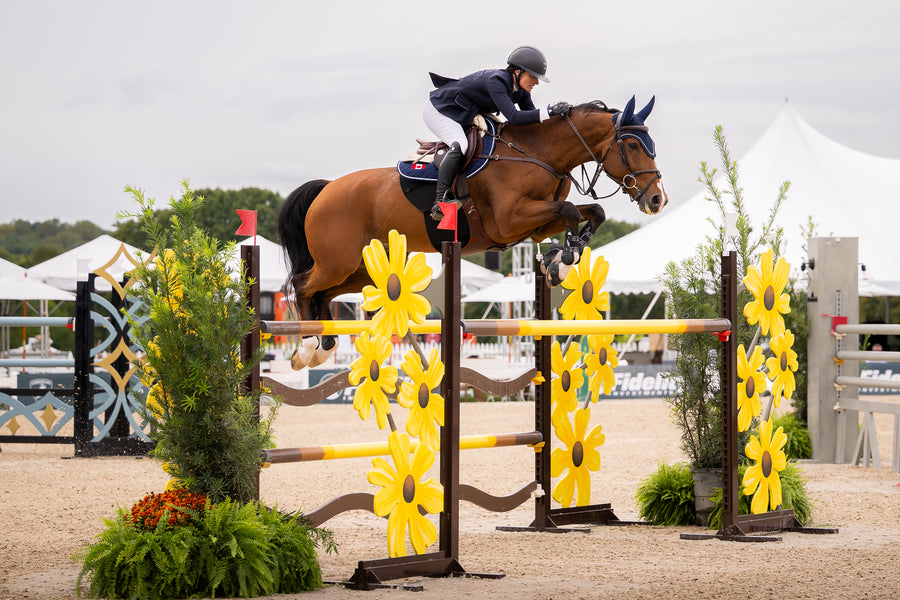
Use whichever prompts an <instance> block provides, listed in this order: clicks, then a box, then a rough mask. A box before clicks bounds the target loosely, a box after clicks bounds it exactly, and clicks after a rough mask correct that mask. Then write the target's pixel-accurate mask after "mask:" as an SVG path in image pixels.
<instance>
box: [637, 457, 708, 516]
mask: <svg viewBox="0 0 900 600" xmlns="http://www.w3.org/2000/svg"><path fill="white" fill-rule="evenodd" d="M634 497H635V500H637V503H638V507H639V508H640V514H641V518H642V519H647V520H648V521H650V522H652V523H653V524H654V525H693V524H694V523H695V522H696V519H697V515H696V512H695V510H694V478H693V476H692V475H691V468H690V466H689V465H688V464H687V463H676V464H674V465H669V464H667V463H666V462H665V461H661V462H660V463H659V468H658V469H657V470H656V472H655V473H653V474H651V475H650V476H649V477H648V478H647V479H645V480H644V482H643V483H641V485H640V487H638V489H637V492H636V493H635V495H634Z"/></svg>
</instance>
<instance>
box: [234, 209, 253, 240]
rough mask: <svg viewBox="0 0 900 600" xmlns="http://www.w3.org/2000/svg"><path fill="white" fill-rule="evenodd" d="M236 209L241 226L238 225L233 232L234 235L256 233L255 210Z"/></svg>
mask: <svg viewBox="0 0 900 600" xmlns="http://www.w3.org/2000/svg"><path fill="white" fill-rule="evenodd" d="M235 210H236V211H237V214H238V216H239V217H240V218H241V226H240V227H238V229H237V231H235V232H234V235H247V236H250V235H253V236H255V235H256V211H255V210H242V209H240V208H236V209H235Z"/></svg>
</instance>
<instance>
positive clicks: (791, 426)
mask: <svg viewBox="0 0 900 600" xmlns="http://www.w3.org/2000/svg"><path fill="white" fill-rule="evenodd" d="M779 427H783V428H784V433H785V434H786V435H787V444H786V445H785V446H784V448H783V450H784V454H785V456H787V459H788V460H800V459H804V458H810V457H811V456H812V442H810V439H809V430H808V429H807V428H806V427H804V426H803V423H801V422H800V420H799V419H798V418H797V416H796V415H795V414H794V413H785V414H783V415H778V416H776V417H774V418H773V419H772V429H773V430H777V429H778V428H779ZM750 434H751V435H755V436H756V438H757V439H759V427H757V428H755V429H753V430H752V431H750Z"/></svg>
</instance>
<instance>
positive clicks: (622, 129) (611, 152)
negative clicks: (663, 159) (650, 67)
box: [572, 96, 669, 215]
mask: <svg viewBox="0 0 900 600" xmlns="http://www.w3.org/2000/svg"><path fill="white" fill-rule="evenodd" d="M655 99H656V97H655V96H654V97H653V98H651V99H650V102H648V103H647V106H645V107H644V108H642V109H641V110H639V111H637V112H635V110H634V96H632V97H631V100H629V101H628V104H626V106H625V110H622V111H610V110H609V109H606V106H605V105H604V104H603V103H602V102H591V103H588V104H586V105H581V106H579V107H577V108H583V109H586V110H584V111H578V112H579V113H580V114H583V115H584V116H585V117H587V118H586V119H585V120H584V121H582V122H581V124H580V125H579V126H584V127H585V138H583V139H582V143H584V144H585V146H588V149H589V151H590V154H591V157H592V159H593V160H594V161H596V162H597V164H598V174H599V171H600V170H604V171H605V172H606V174H607V176H609V178H610V179H612V180H613V181H615V182H616V183H617V184H618V185H619V187H620V188H621V189H622V191H623V192H625V193H626V194H628V195H629V196H631V199H632V200H634V201H635V202H637V203H638V207H639V208H640V210H641V212H644V213H647V214H648V215H655V214H656V213H658V212H659V211H661V210H662V208H663V207H664V206H665V205H666V203H668V201H669V198H668V196H667V195H666V192H665V190H664V189H663V186H662V181H661V180H660V177H661V174H660V172H659V169H657V168H656V162H655V161H654V159H655V158H656V145H655V144H654V143H653V139H652V138H651V137H650V133H649V131H648V129H647V126H646V125H645V124H644V122H645V121H646V119H647V117H648V116H649V115H650V111H652V110H653V103H654V101H655ZM600 111H602V112H600ZM598 113H599V114H598ZM572 116H573V117H574V118H576V119H577V117H576V111H573V112H572ZM598 120H602V123H603V124H602V126H599V123H598ZM591 123H597V124H598V127H591V126H590V124H591ZM575 126H576V125H574V124H573V127H575ZM592 133H593V135H592ZM595 181H596V175H595V177H594V180H593V181H592V183H591V189H590V190H587V191H591V192H592V189H593V183H594V182H595ZM594 197H595V198H596V196H594Z"/></svg>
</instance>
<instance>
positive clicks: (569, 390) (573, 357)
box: [550, 341, 584, 425]
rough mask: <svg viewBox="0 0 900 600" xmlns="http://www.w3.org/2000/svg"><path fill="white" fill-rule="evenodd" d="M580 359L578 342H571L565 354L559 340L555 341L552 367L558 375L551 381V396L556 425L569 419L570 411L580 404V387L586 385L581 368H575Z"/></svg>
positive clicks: (552, 349)
mask: <svg viewBox="0 0 900 600" xmlns="http://www.w3.org/2000/svg"><path fill="white" fill-rule="evenodd" d="M580 359H581V350H580V349H579V348H578V345H577V344H569V348H568V349H567V350H566V355H565V356H563V353H562V349H561V347H560V345H559V342H558V341H555V342H553V347H552V348H551V349H550V367H551V369H552V370H553V374H554V375H556V377H555V378H554V379H553V381H552V382H551V383H550V398H551V399H552V403H553V412H551V413H550V420H551V421H552V423H553V424H554V425H558V424H559V423H560V422H561V421H562V420H564V419H568V417H569V413H570V412H572V411H573V410H575V408H576V407H577V406H578V395H577V394H578V388H580V387H581V386H582V385H584V373H582V372H581V369H580V368H575V365H576V364H577V363H578V361H579V360H580Z"/></svg>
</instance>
